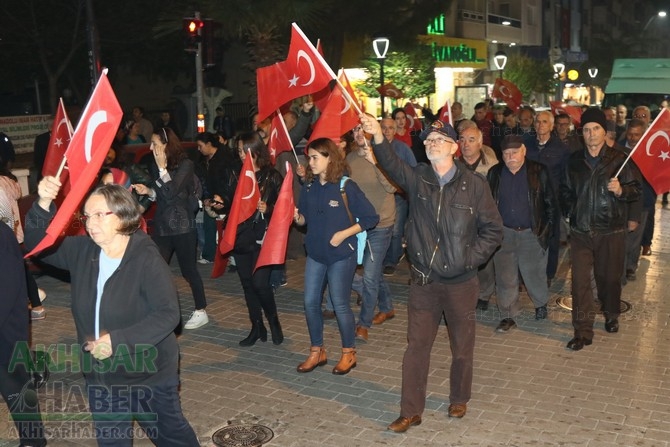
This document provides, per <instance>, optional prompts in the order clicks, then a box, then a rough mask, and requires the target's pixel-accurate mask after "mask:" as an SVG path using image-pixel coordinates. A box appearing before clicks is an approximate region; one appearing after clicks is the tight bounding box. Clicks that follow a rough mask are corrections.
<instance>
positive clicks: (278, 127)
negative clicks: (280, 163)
mask: <svg viewBox="0 0 670 447" xmlns="http://www.w3.org/2000/svg"><path fill="white" fill-rule="evenodd" d="M268 150H269V151H270V161H271V162H272V164H273V165H274V164H275V160H276V159H277V155H279V154H281V153H282V152H288V151H292V150H293V144H292V143H291V137H290V136H289V134H288V129H287V128H286V123H285V122H284V117H283V116H282V114H281V112H280V111H279V110H277V113H276V114H275V116H274V118H272V124H271V126H270V140H269V141H268Z"/></svg>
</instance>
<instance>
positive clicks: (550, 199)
mask: <svg viewBox="0 0 670 447" xmlns="http://www.w3.org/2000/svg"><path fill="white" fill-rule="evenodd" d="M524 164H525V165H526V174H527V175H526V176H527V180H528V197H527V198H526V199H527V200H528V203H529V205H530V220H531V228H532V230H533V233H534V234H535V236H537V240H538V242H539V243H540V246H542V248H544V249H545V250H546V249H547V247H548V246H549V237H550V236H551V235H552V232H553V229H554V223H556V222H557V219H560V212H559V210H558V197H557V196H556V191H555V190H554V188H553V186H552V181H551V178H550V176H549V169H548V168H547V167H546V166H545V165H543V164H542V163H538V162H535V161H533V160H529V159H527V158H526V160H525V162H524ZM504 167H505V164H504V163H498V164H497V165H495V166H493V167H492V168H491V169H490V170H489V172H488V175H487V180H488V182H489V186H490V187H491V194H493V200H495V202H496V204H497V203H498V201H499V192H500V174H501V173H502V170H503V168H504ZM519 200H523V198H522V197H520V198H519Z"/></svg>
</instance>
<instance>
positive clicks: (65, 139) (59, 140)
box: [42, 98, 73, 206]
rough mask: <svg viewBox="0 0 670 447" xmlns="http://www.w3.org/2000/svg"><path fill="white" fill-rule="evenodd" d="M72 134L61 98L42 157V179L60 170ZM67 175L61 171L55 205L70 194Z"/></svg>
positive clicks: (64, 171)
mask: <svg viewBox="0 0 670 447" xmlns="http://www.w3.org/2000/svg"><path fill="white" fill-rule="evenodd" d="M72 133H73V130H72V124H71V123H70V119H69V118H68V116H67V112H66V111H65V106H64V105H63V98H60V100H59V101H58V108H57V109H56V116H55V117H54V122H53V126H52V130H51V138H49V146H48V147H47V154H46V156H45V157H44V166H42V176H43V177H45V176H47V175H56V174H57V173H58V169H59V168H60V165H61V163H62V162H63V157H64V156H65V151H66V150H67V147H68V145H69V144H70V139H71V138H72ZM68 173H69V170H68V169H63V170H62V171H61V174H60V182H61V184H62V185H63V186H62V187H61V190H60V192H59V193H58V197H57V198H56V204H57V205H59V206H60V204H61V203H63V199H64V198H65V196H66V195H68V194H69V193H70V181H69V175H68Z"/></svg>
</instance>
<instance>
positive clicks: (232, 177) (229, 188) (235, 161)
mask: <svg viewBox="0 0 670 447" xmlns="http://www.w3.org/2000/svg"><path fill="white" fill-rule="evenodd" d="M203 158H204V157H203ZM203 163H205V171H206V174H205V184H204V193H203V199H211V198H213V197H214V194H216V195H219V196H221V198H222V199H223V204H224V207H223V209H221V210H217V213H219V214H228V213H229V212H230V206H231V205H232V202H233V197H234V196H235V188H236V187H237V178H238V176H239V174H240V169H242V164H241V163H240V159H239V158H234V157H232V156H231V155H230V154H228V153H227V148H224V147H220V148H219V149H217V150H216V152H215V153H214V155H212V158H210V159H209V160H206V159H205V160H204V161H203Z"/></svg>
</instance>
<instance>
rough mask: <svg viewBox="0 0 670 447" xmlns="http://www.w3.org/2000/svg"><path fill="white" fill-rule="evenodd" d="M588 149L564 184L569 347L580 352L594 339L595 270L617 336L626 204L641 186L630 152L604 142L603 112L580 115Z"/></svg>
mask: <svg viewBox="0 0 670 447" xmlns="http://www.w3.org/2000/svg"><path fill="white" fill-rule="evenodd" d="M581 124H582V129H583V132H584V143H585V148H584V150H580V151H577V152H573V153H572V154H571V155H570V158H569V159H568V165H567V168H566V172H565V175H564V176H563V179H562V181H561V185H560V200H561V209H562V210H563V212H564V213H565V214H566V215H567V216H568V217H569V218H570V257H571V260H572V326H573V328H574V331H575V332H574V338H573V339H572V340H570V341H569V342H568V345H567V347H568V349H572V350H574V351H579V350H580V349H582V348H583V347H584V346H588V345H590V344H591V343H592V341H593V323H594V321H595V313H596V311H597V310H596V309H595V307H594V305H593V293H592V290H591V272H593V274H594V276H595V280H596V286H597V288H598V301H600V304H601V307H602V311H603V313H604V315H605V330H606V331H607V332H618V330H619V321H618V318H619V313H620V308H621V276H622V274H623V268H624V256H625V232H626V229H627V225H628V213H627V207H628V202H631V201H634V200H637V199H638V198H639V197H640V192H641V186H640V185H641V182H640V178H639V175H638V174H637V172H636V170H635V169H634V168H633V166H632V164H626V165H625V166H624V168H623V169H622V170H621V172H619V171H620V168H621V166H622V165H623V163H624V161H625V159H626V154H625V153H624V152H623V151H620V150H618V149H615V148H613V147H610V146H608V145H607V144H606V143H605V134H606V125H607V124H606V120H605V114H604V113H603V112H602V111H601V110H599V109H596V108H591V109H587V110H586V111H585V112H584V113H583V114H582V122H581Z"/></svg>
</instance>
